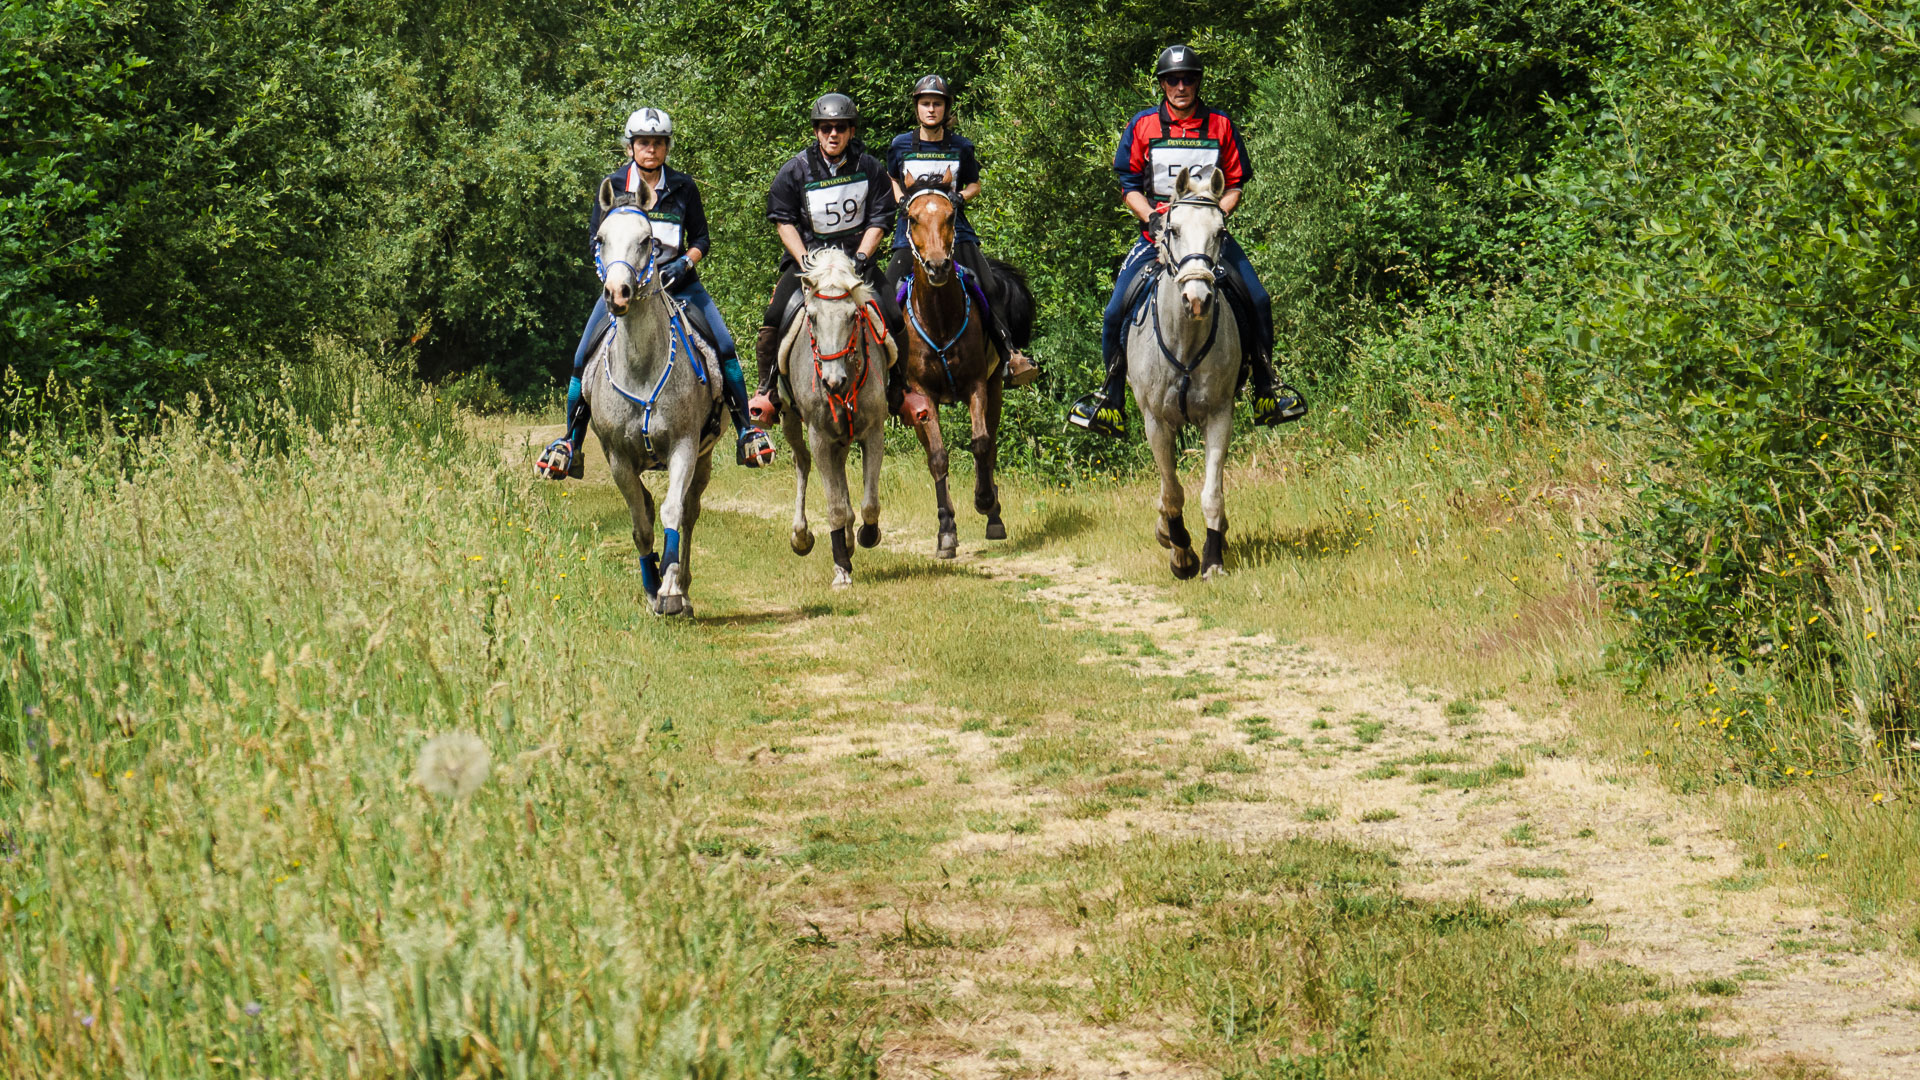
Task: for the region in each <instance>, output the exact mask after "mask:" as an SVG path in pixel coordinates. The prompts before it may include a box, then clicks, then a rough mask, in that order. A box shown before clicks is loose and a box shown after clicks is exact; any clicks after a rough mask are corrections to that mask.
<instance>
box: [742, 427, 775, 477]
mask: <svg viewBox="0 0 1920 1080" xmlns="http://www.w3.org/2000/svg"><path fill="white" fill-rule="evenodd" d="M772 460H773V440H772V439H769V438H767V433H766V432H764V431H761V430H760V429H759V428H757V427H750V428H743V429H742V430H741V432H740V439H739V441H738V442H736V443H734V446H733V463H734V464H735V465H745V466H746V467H747V468H749V469H757V468H759V467H760V466H762V465H765V464H767V463H768V462H771V461H772Z"/></svg>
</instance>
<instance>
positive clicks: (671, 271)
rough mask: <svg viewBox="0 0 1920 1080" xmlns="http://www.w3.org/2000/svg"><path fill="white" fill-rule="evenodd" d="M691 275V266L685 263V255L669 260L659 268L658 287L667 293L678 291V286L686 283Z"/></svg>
mask: <svg viewBox="0 0 1920 1080" xmlns="http://www.w3.org/2000/svg"><path fill="white" fill-rule="evenodd" d="M692 274H693V265H692V264H691V263H689V262H687V257H686V256H685V255H682V256H680V257H678V258H675V259H670V260H668V262H667V264H666V265H665V266H662V267H661V268H660V287H661V288H663V289H665V290H667V291H668V292H672V291H674V290H675V289H678V288H679V287H680V284H681V283H682V282H684V281H686V280H687V278H688V277H690V276H692Z"/></svg>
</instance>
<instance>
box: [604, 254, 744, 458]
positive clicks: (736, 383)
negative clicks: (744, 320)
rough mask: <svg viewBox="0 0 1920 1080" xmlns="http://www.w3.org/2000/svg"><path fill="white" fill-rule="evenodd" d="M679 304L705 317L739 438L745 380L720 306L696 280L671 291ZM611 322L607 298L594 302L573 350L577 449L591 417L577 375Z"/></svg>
mask: <svg viewBox="0 0 1920 1080" xmlns="http://www.w3.org/2000/svg"><path fill="white" fill-rule="evenodd" d="M674 295H675V296H676V297H678V298H679V299H680V300H681V301H682V302H684V303H686V304H687V305H688V306H690V307H696V308H699V309H700V314H702V315H704V316H706V319H707V325H708V326H709V327H711V328H712V330H713V336H714V343H713V344H714V349H715V351H717V352H718V353H719V354H720V381H721V382H722V383H723V384H724V385H725V389H726V394H727V412H728V413H729V414H730V415H731V416H732V418H733V430H734V434H736V435H738V434H739V433H740V432H741V431H742V430H743V429H744V428H745V427H746V426H747V411H746V410H747V380H746V379H745V378H744V377H743V376H742V375H741V374H740V357H739V356H738V355H737V353H736V351H735V348H734V344H733V334H732V332H731V331H729V330H728V329H727V321H726V320H725V319H724V318H722V317H721V316H720V306H719V305H718V304H716V303H714V302H713V295H712V294H711V293H709V292H707V287H706V286H705V285H702V284H700V283H699V282H698V281H694V282H690V283H688V284H686V285H683V286H681V287H680V288H679V289H678V290H676V291H675V292H674ZM612 322H613V320H612V319H610V318H609V317H608V315H607V298H606V296H604V295H602V296H601V297H600V298H599V299H598V300H595V301H594V302H593V314H592V315H590V316H588V318H587V329H586V332H585V333H583V334H581V335H580V345H579V347H578V348H576V349H574V350H573V377H572V378H571V379H568V380H567V438H568V439H569V440H571V441H572V443H573V445H574V446H576V447H578V446H579V445H580V440H582V439H584V438H586V436H587V421H588V419H589V418H590V414H589V413H588V410H587V402H586V399H585V397H584V396H582V393H581V389H580V376H581V375H582V374H584V373H585V372H586V370H587V361H588V359H590V358H591V357H592V356H593V350H594V349H596V348H598V347H599V345H600V337H601V335H603V334H605V333H606V332H607V327H608V326H610V325H612Z"/></svg>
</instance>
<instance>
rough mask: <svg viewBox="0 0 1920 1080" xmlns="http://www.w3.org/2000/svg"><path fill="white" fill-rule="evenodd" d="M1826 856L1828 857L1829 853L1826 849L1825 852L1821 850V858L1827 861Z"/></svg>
mask: <svg viewBox="0 0 1920 1080" xmlns="http://www.w3.org/2000/svg"><path fill="white" fill-rule="evenodd" d="M1826 857H1827V853H1826V852H1824V851H1823V852H1821V853H1820V858H1821V860H1822V861H1825V860H1826Z"/></svg>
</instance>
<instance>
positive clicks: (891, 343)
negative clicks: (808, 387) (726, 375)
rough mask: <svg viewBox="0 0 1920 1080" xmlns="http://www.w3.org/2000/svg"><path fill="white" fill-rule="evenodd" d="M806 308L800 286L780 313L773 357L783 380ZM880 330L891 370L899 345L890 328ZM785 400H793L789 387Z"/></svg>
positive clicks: (802, 290) (898, 353) (897, 361)
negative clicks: (776, 346) (884, 332)
mask: <svg viewBox="0 0 1920 1080" xmlns="http://www.w3.org/2000/svg"><path fill="white" fill-rule="evenodd" d="M806 306H807V295H806V288H805V286H802V287H801V288H798V289H795V290H793V295H792V296H791V297H788V298H787V306H786V309H785V310H783V311H782V312H781V313H780V334H779V341H780V351H779V352H778V353H776V354H775V356H776V358H777V359H778V366H779V369H780V375H781V377H782V378H785V377H786V375H787V354H788V353H790V352H791V351H792V350H793V343H794V342H796V341H798V340H799V339H800V332H801V330H802V329H803V327H802V324H801V321H800V313H801V312H802V311H803V310H805V309H806ZM880 329H881V330H883V331H886V335H887V339H886V341H885V342H884V348H885V352H886V357H887V367H888V369H889V370H891V369H892V368H893V366H894V365H895V364H897V363H899V361H900V343H899V342H897V341H895V340H894V336H893V333H892V330H891V328H889V327H886V326H882V327H881V328H880ZM787 400H789V401H791V400H793V395H792V390H791V388H790V387H789V388H788V389H787Z"/></svg>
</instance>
